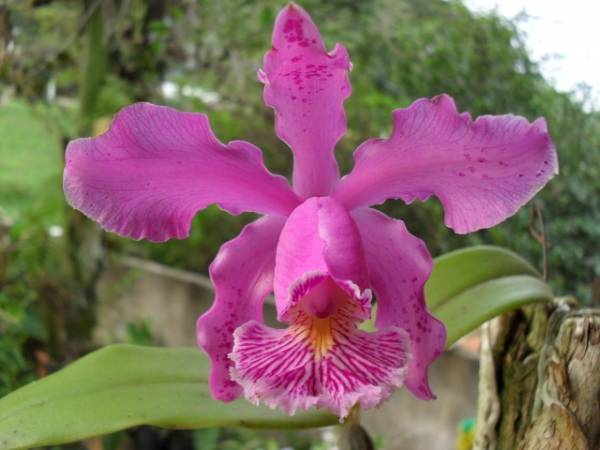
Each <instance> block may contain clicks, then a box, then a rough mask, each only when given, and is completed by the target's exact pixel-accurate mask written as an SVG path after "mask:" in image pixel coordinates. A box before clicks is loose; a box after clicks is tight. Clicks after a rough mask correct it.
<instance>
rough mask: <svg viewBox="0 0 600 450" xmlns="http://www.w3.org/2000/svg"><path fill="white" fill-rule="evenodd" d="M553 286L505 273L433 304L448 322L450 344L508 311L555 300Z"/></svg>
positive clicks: (436, 314) (440, 316)
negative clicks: (504, 275) (503, 275)
mask: <svg viewBox="0 0 600 450" xmlns="http://www.w3.org/2000/svg"><path fill="white" fill-rule="evenodd" d="M552 298H553V295H552V291H551V290H550V287H549V286H548V285H547V284H546V283H544V282H543V281H542V280H540V279H539V278H534V277H532V276H529V275H516V276H509V277H501V278H498V279H495V280H491V281H486V282H484V283H481V284H478V285H476V286H474V287H472V288H470V289H466V290H465V291H463V292H461V293H459V294H457V295H455V296H454V297H452V298H450V299H448V300H446V301H445V302H443V303H440V304H438V305H436V306H435V307H433V308H432V313H433V314H434V315H435V316H436V317H437V318H439V319H440V320H441V321H442V322H444V325H446V331H447V340H446V347H450V346H451V345H452V344H454V343H455V342H456V341H457V340H458V339H459V338H461V337H462V336H464V335H465V334H467V333H469V332H470V331H472V330H474V329H475V328H477V327H478V326H479V325H481V324H482V323H484V322H486V321H487V320H490V319H492V318H494V317H496V316H498V315H500V314H502V313H504V312H507V311H510V310H512V309H516V308H519V307H521V306H525V305H528V304H530V303H538V302H547V301H550V300H552Z"/></svg>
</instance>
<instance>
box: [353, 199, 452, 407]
mask: <svg viewBox="0 0 600 450" xmlns="http://www.w3.org/2000/svg"><path fill="white" fill-rule="evenodd" d="M352 217H353V218H354V220H355V221H356V224H357V225H358V228H359V230H360V234H361V236H362V240H363V244H364V248H365V256H366V258H367V265H368V267H369V278H370V281H371V288H372V289H373V291H374V292H375V296H376V298H377V320H376V321H375V325H376V326H377V328H378V329H382V328H383V329H385V328H388V327H390V326H393V327H399V328H402V329H404V330H406V331H407V332H408V335H409V337H410V351H411V354H412V360H411V362H410V364H409V366H408V374H407V376H406V379H405V381H404V384H405V386H406V387H407V388H408V389H409V390H410V391H411V392H412V393H413V394H415V395H416V396H417V397H419V398H422V399H431V398H435V397H434V395H433V394H432V392H431V389H430V388H429V383H428V380H427V369H428V367H429V365H430V364H431V363H432V362H433V361H434V360H435V359H436V358H437V357H438V356H439V355H440V354H441V353H442V352H443V351H444V347H445V343H446V329H445V327H444V325H443V324H442V322H440V321H439V320H437V319H436V318H435V317H433V316H432V315H431V314H429V312H428V311H427V307H426V305H425V295H424V287H425V282H426V281H427V279H428V278H429V275H430V274H431V269H432V267H433V260H432V259H431V256H430V255H429V251H428V250H427V247H426V246H425V244H424V243H423V241H421V240H420V239H418V238H417V237H415V236H413V235H412V234H410V233H409V232H408V230H407V229H406V227H405V225H404V223H403V222H402V221H400V220H394V219H392V218H390V217H388V216H386V215H385V214H383V213H381V212H379V211H375V210H372V209H362V210H357V211H354V212H353V213H352Z"/></svg>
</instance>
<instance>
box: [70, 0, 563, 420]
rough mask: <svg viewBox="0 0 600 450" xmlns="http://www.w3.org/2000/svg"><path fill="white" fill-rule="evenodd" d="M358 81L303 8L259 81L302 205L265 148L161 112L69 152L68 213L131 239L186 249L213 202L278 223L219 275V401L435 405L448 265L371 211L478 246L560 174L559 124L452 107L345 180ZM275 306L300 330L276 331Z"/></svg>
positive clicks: (410, 114)
mask: <svg viewBox="0 0 600 450" xmlns="http://www.w3.org/2000/svg"><path fill="white" fill-rule="evenodd" d="M349 70H350V60H349V58H348V54H347V52H346V50H345V48H344V47H343V46H341V45H339V44H338V45H337V46H336V47H335V49H334V50H333V51H332V52H331V53H327V51H326V49H325V47H324V44H323V41H322V39H321V36H320V34H319V31H318V29H317V27H316V26H315V24H314V23H313V22H312V20H311V18H310V17H309V15H308V14H307V13H306V12H305V11H304V10H303V9H301V8H300V7H298V6H296V5H290V6H287V7H286V8H284V9H283V10H282V11H281V13H280V14H279V16H278V17H277V21H276V23H275V29H274V32H273V47H272V48H271V50H269V51H268V52H267V54H266V56H265V60H264V71H259V78H260V80H261V81H262V82H263V83H264V85H265V88H264V99H265V103H266V104H267V105H268V106H270V107H272V108H273V109H274V110H275V123H276V126H275V128H276V132H277V135H278V136H279V137H280V138H281V139H282V140H283V141H285V142H286V143H287V144H288V145H289V147H290V148H291V149H292V151H293V155H294V173H293V189H291V188H290V187H289V184H288V182H287V181H286V180H285V179H284V178H283V177H280V176H275V175H273V174H271V173H270V172H269V171H268V170H267V169H266V168H265V166H264V164H263V159H262V155H261V152H260V150H259V149H258V148H256V147H255V146H254V145H252V144H250V143H248V142H244V141H233V142H230V143H228V144H227V145H224V144H222V143H221V142H219V141H218V140H217V139H216V137H215V136H214V134H213V133H212V131H211V129H210V126H209V123H208V119H207V117H206V116H205V115H203V114H196V113H185V112H178V111H176V110H174V109H171V108H167V107H162V106H156V105H152V104H147V103H140V104H135V105H132V106H129V107H127V108H124V109H123V110H122V111H121V112H120V113H119V114H118V115H117V116H116V118H115V120H114V122H113V124H112V126H111V128H110V130H109V131H108V132H107V133H106V134H104V135H102V136H99V137H98V138H95V139H78V140H75V141H73V142H71V143H70V144H69V146H68V148H67V156H66V160H67V163H66V168H65V174H64V189H65V193H66V196H67V198H68V200H69V202H70V203H71V204H72V205H73V206H74V207H75V208H77V209H79V210H81V211H82V212H83V213H85V214H86V215H87V216H89V217H91V218H92V219H94V220H96V221H98V222H99V223H100V224H101V225H102V226H103V227H104V228H105V229H107V230H110V231H115V232H117V233H119V234H121V235H124V236H129V237H131V238H134V239H142V238H147V239H149V240H152V241H165V240H167V239H170V238H184V237H186V236H188V234H189V230H190V224H191V220H192V218H193V216H194V215H195V214H196V212H197V211H198V210H200V209H202V208H205V207H206V206H207V205H209V204H213V203H216V204H218V205H219V206H220V207H221V208H222V209H224V210H225V211H227V212H229V213H231V214H239V213H241V212H244V211H252V212H257V213H260V214H264V217H262V218H260V219H259V220H257V221H256V222H254V223H251V224H250V225H248V226H246V227H245V228H244V230H243V231H242V232H241V234H240V235H239V236H238V237H236V238H235V239H233V240H232V241H230V242H227V243H226V244H224V245H223V246H222V247H221V249H220V251H219V254H218V255H217V257H216V258H215V260H214V262H213V263H212V265H211V266H210V276H211V278H212V281H213V283H214V286H215V289H216V298H215V302H214V305H213V306H212V308H211V309H210V310H209V311H208V312H206V313H205V314H204V315H202V316H201V317H200V318H199V320H198V330H197V331H198V335H197V336H198V343H199V345H200V347H202V348H203V349H204V351H205V352H206V353H207V354H208V355H209V356H210V358H211V360H212V372H211V377H210V388H211V391H212V394H213V396H214V397H215V398H216V399H220V400H223V401H231V400H233V399H235V398H237V397H238V396H239V395H240V394H241V393H242V391H243V392H244V394H245V396H246V398H248V399H249V400H250V401H252V402H255V403H258V402H259V401H263V402H265V403H266V404H267V405H270V406H272V407H276V406H278V407H281V408H282V409H284V410H285V411H287V412H288V413H290V414H293V413H294V411H295V410H296V409H297V408H309V407H311V406H317V407H325V408H329V409H331V410H333V411H335V412H337V413H338V414H339V415H340V416H341V417H344V416H345V415H347V414H348V411H349V409H350V408H351V407H352V406H353V405H355V404H357V403H359V404H361V405H362V406H363V407H372V406H375V405H377V404H379V403H380V402H381V401H383V400H384V399H386V398H387V397H389V396H390V394H391V393H392V392H393V390H394V389H395V388H397V387H399V386H401V385H404V386H406V387H407V388H408V389H409V390H410V391H411V392H412V393H413V394H414V395H416V396H417V397H419V398H422V399H431V398H434V396H433V394H432V392H431V389H430V387H429V384H428V380H427V370H428V367H429V365H430V364H431V363H432V362H433V361H434V360H435V358H436V357H437V356H438V355H440V353H441V352H442V351H443V350H444V344H445V328H444V326H443V324H442V323H441V322H440V321H438V320H437V319H436V318H434V317H433V316H432V315H431V314H429V312H428V311H427V308H426V305H425V298H424V285H425V282H426V281H427V279H428V277H429V275H430V273H431V269H432V259H431V256H430V255H429V252H428V251H427V248H426V247H425V245H424V243H423V242H422V241H421V240H420V239H418V238H416V237H415V236H413V235H412V234H410V233H409V232H408V231H407V229H406V227H405V226H404V223H403V222H402V221H400V220H395V219H392V218H390V217H387V216H386V215H384V214H382V213H381V212H379V211H376V210H374V209H371V208H370V206H372V205H376V204H380V203H382V202H384V201H385V200H386V199H402V200H404V201H405V202H407V203H410V202H412V201H413V200H415V199H418V200H422V201H424V200H426V199H427V198H429V197H430V196H432V195H435V196H436V197H438V198H439V200H440V201H441V203H442V205H443V207H444V211H445V223H446V225H447V226H449V227H450V228H452V229H453V230H455V231H456V232H457V233H469V232H472V231H475V230H478V229H481V228H487V227H491V226H493V225H495V224H497V223H499V222H501V221H503V220H504V219H506V218H507V217H509V216H511V215H512V214H514V213H515V212H516V211H517V210H518V209H519V208H520V207H521V206H523V205H524V204H525V203H526V202H527V201H528V200H529V199H531V198H532V197H533V196H534V194H535V193H536V192H537V191H538V190H539V189H541V188H542V186H543V185H544V184H545V183H546V182H547V181H548V180H549V179H550V178H551V177H552V176H553V175H554V174H555V173H557V167H558V163H557V157H556V152H555V149H554V146H553V144H552V141H551V140H550V137H549V135H548V132H547V129H546V124H545V121H544V119H542V118H540V119H538V120H536V121H535V122H533V123H529V122H528V121H527V120H526V119H524V118H522V117H516V116H512V115H504V116H483V117H480V118H478V119H477V120H475V121H472V120H471V118H470V116H469V114H468V113H458V112H457V109H456V106H455V104H454V102H453V100H452V99H451V98H450V97H448V96H447V95H441V96H438V97H435V98H433V99H431V100H429V99H421V100H417V101H416V102H414V103H413V104H412V105H411V106H409V107H408V108H405V109H398V110H396V111H394V113H393V122H394V129H393V132H392V135H391V137H389V138H388V139H370V140H367V141H366V142H364V143H363V144H362V145H361V146H360V147H359V148H358V149H357V150H356V152H355V165H354V168H353V170H352V171H351V172H350V174H348V175H346V176H345V177H343V178H342V179H339V178H340V177H339V169H338V165H337V163H336V159H335V156H334V147H335V145H336V143H337V142H338V140H339V139H340V138H341V137H342V135H343V134H344V133H345V131H346V116H345V113H344V108H343V104H344V100H345V99H346V98H347V97H348V96H349V95H350V82H349V80H348V72H349ZM271 292H274V294H275V303H276V307H277V314H278V319H279V321H281V322H283V323H284V324H286V325H287V326H288V327H287V328H285V329H273V328H270V327H268V326H266V325H265V324H264V323H263V312H262V311H263V303H264V301H265V299H266V297H267V296H268V295H269V294H270V293H271ZM371 292H373V293H374V294H375V296H376V298H377V302H378V310H377V318H376V323H375V325H376V328H377V331H376V332H373V333H368V332H365V331H362V330H359V329H358V328H357V325H358V324H359V323H360V322H362V321H364V320H366V319H368V318H369V317H370V309H371Z"/></svg>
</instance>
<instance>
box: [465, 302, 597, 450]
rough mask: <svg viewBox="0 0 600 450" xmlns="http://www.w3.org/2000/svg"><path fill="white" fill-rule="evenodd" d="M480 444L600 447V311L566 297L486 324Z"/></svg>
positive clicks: (532, 448) (489, 447)
mask: <svg viewBox="0 0 600 450" xmlns="http://www.w3.org/2000/svg"><path fill="white" fill-rule="evenodd" d="M474 448H475V449H478V450H479V449H486V450H508V449H519V450H559V449H560V450H565V449H569V450H589V449H599V448H600V310H597V309H584V308H578V307H577V306H576V304H575V303H574V302H573V301H572V300H560V301H557V302H556V303H555V304H553V305H541V306H535V307H528V308H525V309H522V310H518V311H516V312H513V313H510V314H507V315H505V316H502V317H500V318H498V319H495V320H494V321H492V322H491V323H489V324H486V326H484V328H483V337H482V351H481V366H480V381H479V408H478V417H477V434H476V439H475V445H474Z"/></svg>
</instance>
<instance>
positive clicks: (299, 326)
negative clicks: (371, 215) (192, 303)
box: [230, 302, 409, 419]
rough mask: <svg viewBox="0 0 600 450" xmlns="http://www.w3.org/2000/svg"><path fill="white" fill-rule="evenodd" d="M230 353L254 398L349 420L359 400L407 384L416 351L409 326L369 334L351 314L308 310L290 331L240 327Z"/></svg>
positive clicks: (372, 399)
mask: <svg viewBox="0 0 600 450" xmlns="http://www.w3.org/2000/svg"><path fill="white" fill-rule="evenodd" d="M346 306H347V307H346V308H345V309H352V306H353V305H352V304H351V303H350V302H349V303H347V305H346ZM354 306H357V305H354ZM357 307H358V308H360V307H359V306H357ZM354 315H355V314H354V313H353V312H352V311H346V312H344V311H342V313H341V314H340V316H342V317H353V316H354ZM230 357H231V359H233V360H234V361H235V366H234V368H232V371H231V374H232V377H233V379H235V380H236V381H237V382H238V383H240V385H242V386H243V388H244V394H245V396H246V398H247V399H248V400H249V401H251V402H253V403H255V404H258V403H260V401H261V400H262V401H264V402H265V403H266V404H267V405H269V406H270V407H272V408H275V407H280V408H282V409H283V410H284V411H286V412H287V413H288V414H290V415H293V414H294V413H295V411H296V409H298V408H301V409H308V408H310V407H311V406H317V407H324V408H328V409H330V410H332V411H334V412H336V413H337V414H339V415H340V418H341V419H343V418H344V417H345V416H347V415H348V412H349V410H350V409H351V408H352V406H353V405H354V404H355V403H357V402H359V403H360V404H361V406H362V407H363V408H370V407H373V406H376V405H378V404H379V403H381V402H382V401H383V400H385V399H386V398H387V397H389V396H390V395H391V393H392V392H393V391H394V389H395V388H397V387H399V386H401V385H402V382H403V380H404V376H405V374H406V364H407V362H408V360H409V353H408V338H407V336H406V333H405V332H404V331H403V330H401V329H397V328H390V329H386V330H381V331H378V332H376V333H366V332H364V331H359V330H357V329H356V325H355V324H354V322H353V321H351V320H350V321H347V320H343V319H340V318H339V317H337V318H336V317H334V318H331V319H325V320H316V321H315V320H314V319H311V318H309V317H308V316H305V320H304V321H303V322H301V323H296V324H295V325H294V326H292V327H290V328H288V329H285V330H275V329H271V328H268V327H266V326H264V325H262V324H260V323H257V322H248V323H246V324H245V325H243V326H241V327H240V328H238V329H237V330H236V331H235V345H234V349H233V352H232V353H231V355H230Z"/></svg>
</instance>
